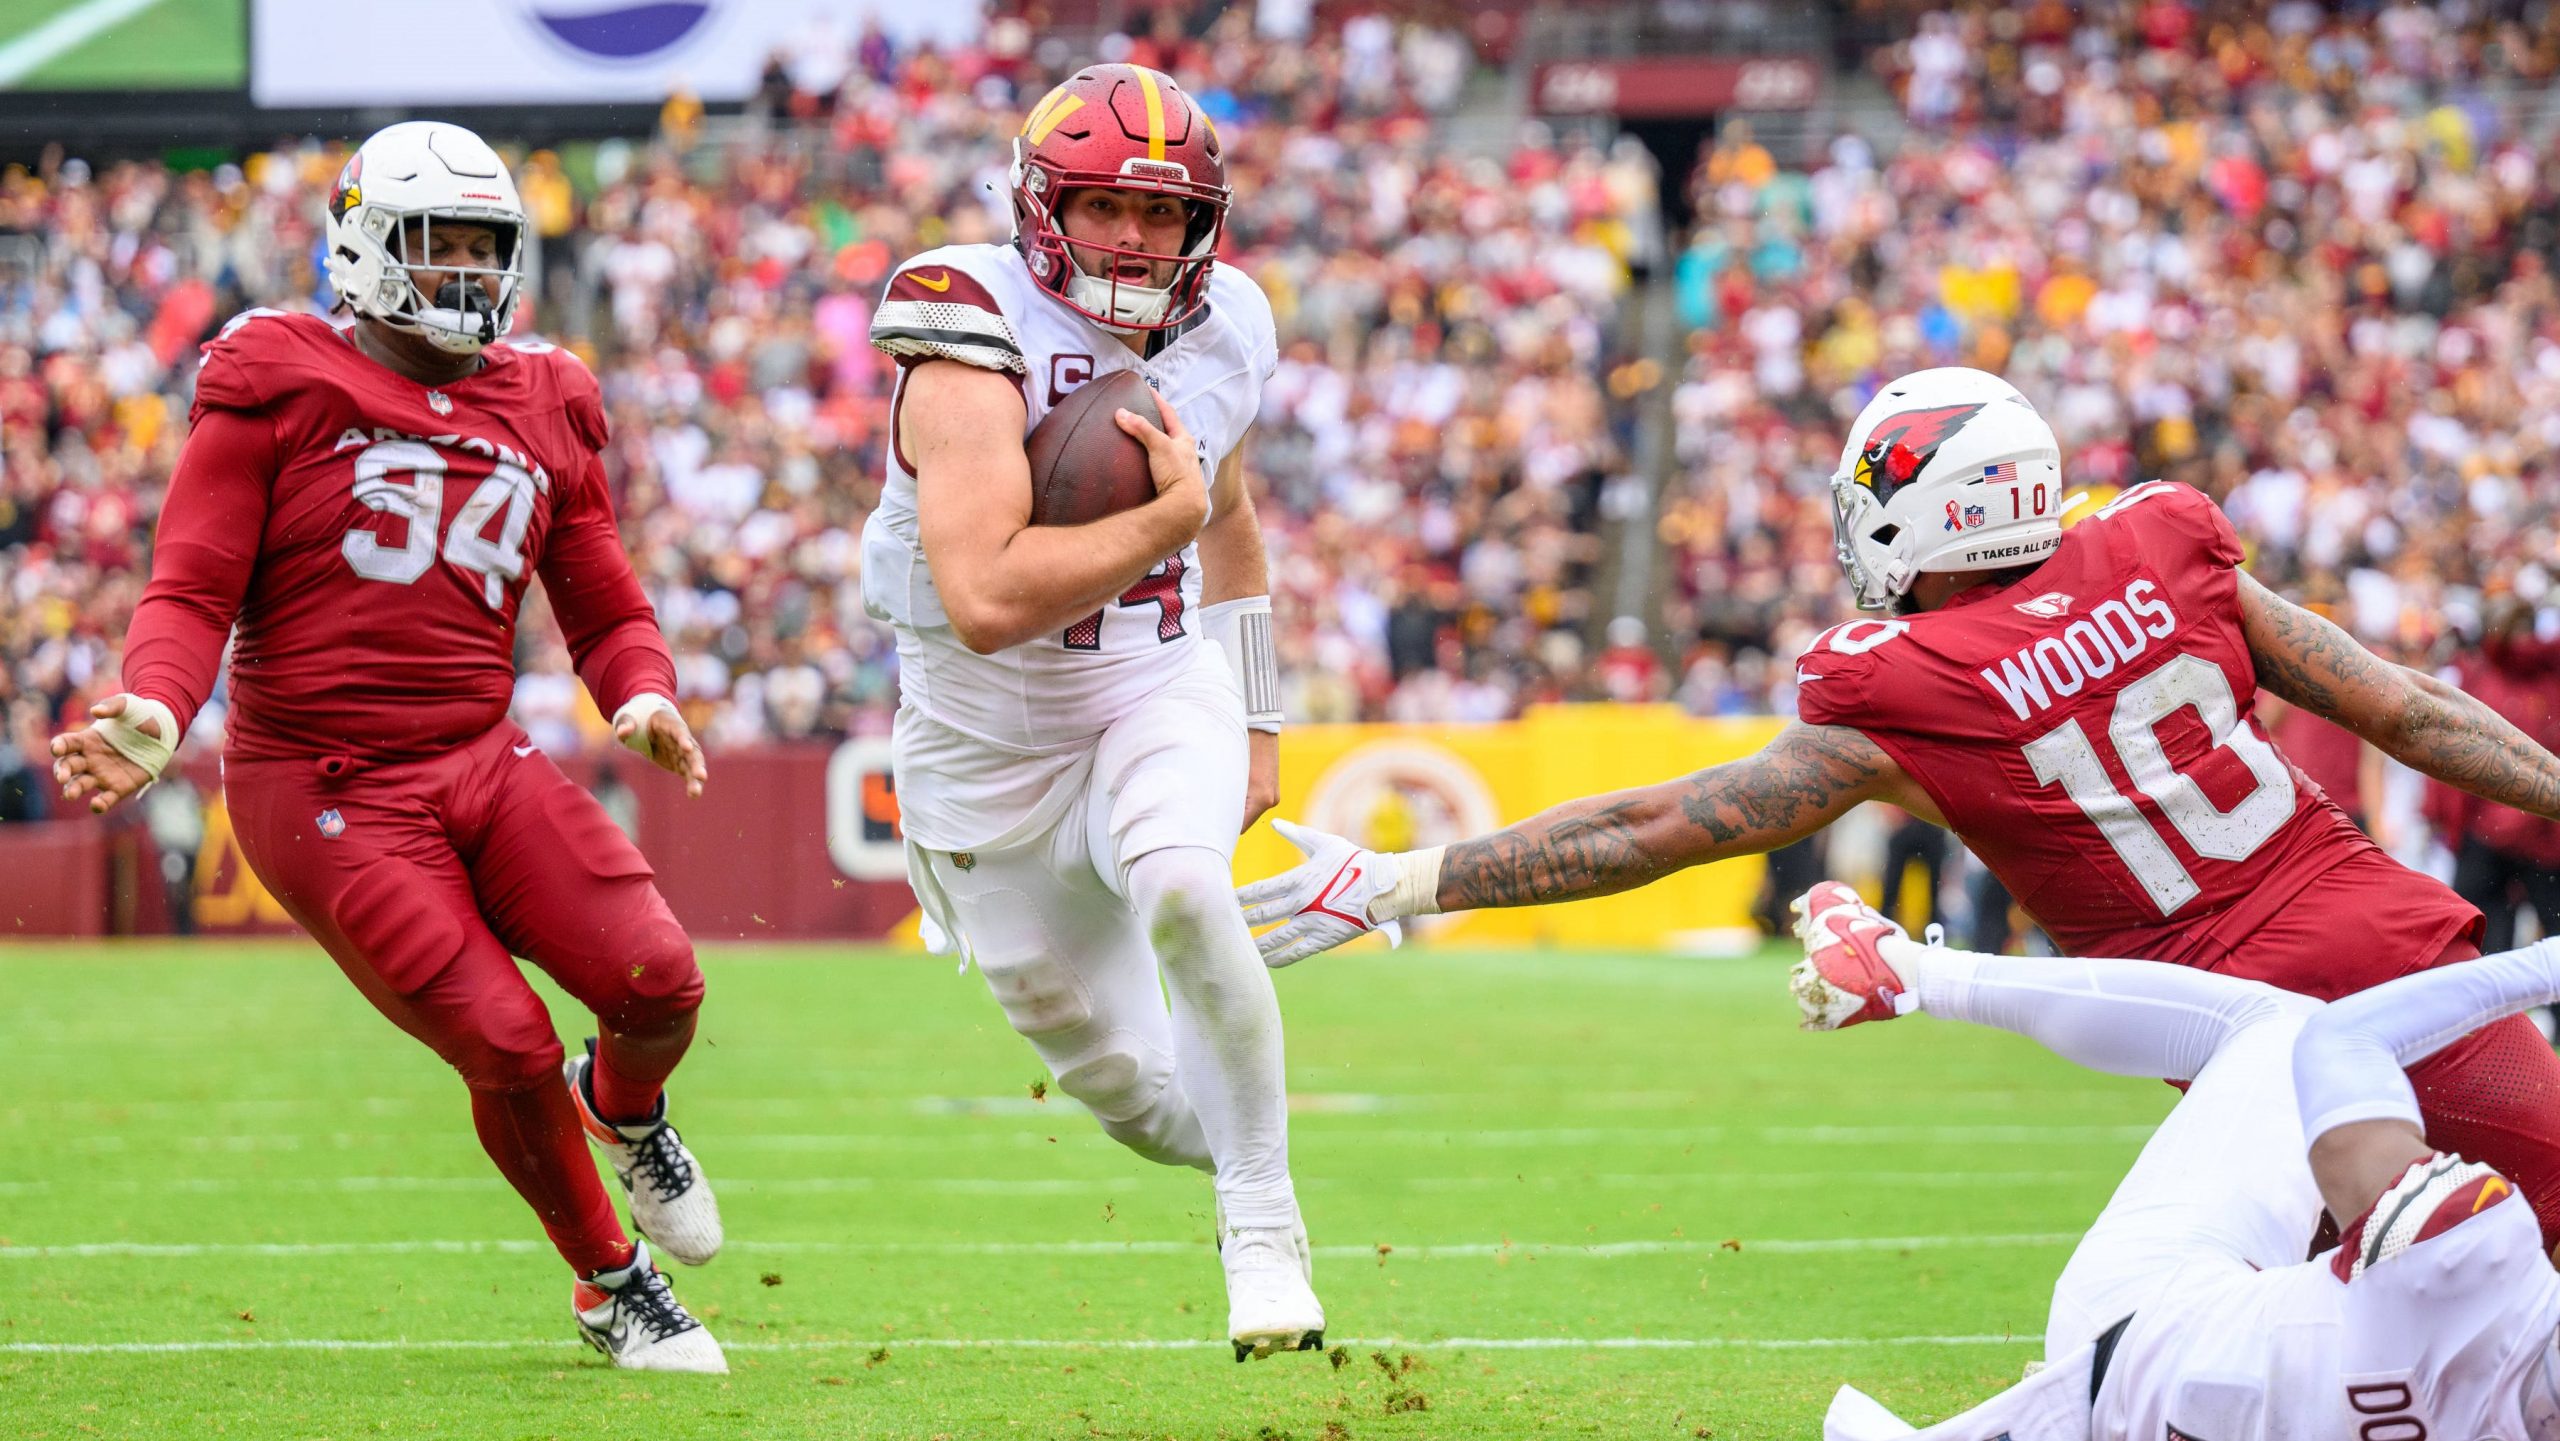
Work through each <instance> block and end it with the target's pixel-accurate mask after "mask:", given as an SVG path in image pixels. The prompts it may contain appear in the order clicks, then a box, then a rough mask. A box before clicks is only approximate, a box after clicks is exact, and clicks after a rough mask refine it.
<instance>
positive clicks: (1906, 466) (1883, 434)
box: [1857, 401, 1982, 501]
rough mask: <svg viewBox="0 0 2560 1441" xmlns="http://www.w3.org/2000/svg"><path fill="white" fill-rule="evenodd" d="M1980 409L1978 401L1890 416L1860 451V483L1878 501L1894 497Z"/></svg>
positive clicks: (1980, 405) (1858, 476)
mask: <svg viewBox="0 0 2560 1441" xmlns="http://www.w3.org/2000/svg"><path fill="white" fill-rule="evenodd" d="M1981 411H1982V404H1981V402H1978V401H1977V402H1975V403H1973V404H1970V405H1941V406H1936V407H1934V408H1931V409H1928V410H1906V411H1904V412H1902V413H1901V414H1900V415H1893V416H1887V417H1886V418H1885V421H1884V423H1883V424H1881V425H1879V426H1877V427H1876V429H1875V433H1874V434H1873V435H1870V436H1868V437H1867V445H1866V448H1865V449H1864V450H1861V451H1859V452H1858V475H1857V479H1858V484H1860V485H1863V486H1865V487H1866V488H1867V489H1869V490H1872V491H1874V492H1875V493H1876V499H1878V500H1887V501H1889V500H1891V499H1893V493H1894V492H1895V491H1897V490H1900V489H1901V488H1902V487H1904V486H1906V485H1909V484H1910V483H1911V482H1912V480H1913V478H1914V477H1916V476H1918V475H1919V474H1920V468H1921V467H1922V466H1924V465H1926V464H1928V463H1929V457H1930V456H1933V455H1935V454H1937V453H1938V447H1939V446H1941V445H1944V444H1945V443H1946V442H1947V439H1948V437H1950V436H1952V435H1954V434H1955V433H1956V432H1957V431H1959V430H1961V429H1963V428H1964V423H1965V422H1966V421H1968V420H1971V419H1973V418H1974V416H1976V415H1978V414H1980V413H1981Z"/></svg>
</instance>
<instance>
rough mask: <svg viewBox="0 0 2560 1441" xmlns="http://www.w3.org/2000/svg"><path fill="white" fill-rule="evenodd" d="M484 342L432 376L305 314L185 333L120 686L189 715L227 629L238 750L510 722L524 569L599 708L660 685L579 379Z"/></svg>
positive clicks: (417, 736) (594, 404)
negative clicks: (148, 552) (175, 454)
mask: <svg viewBox="0 0 2560 1441" xmlns="http://www.w3.org/2000/svg"><path fill="white" fill-rule="evenodd" d="M482 355H483V364H482V365H481V367H480V369H479V370H477V371H475V372H473V373H472V374H471V375H469V376H466V377H464V378H463V379H461V380H458V381H455V382H453V383H451V384H449V385H441V386H429V385H422V384H420V383H418V382H417V381H414V380H410V379H408V378H407V377H405V376H402V375H400V374H398V373H397V372H395V371H392V370H390V369H388V368H386V367H384V366H382V365H380V364H377V363H376V362H375V361H373V360H372V359H370V358H368V357H367V356H366V355H365V354H364V353H363V352H361V351H359V350H358V349H356V347H355V344H354V342H353V340H352V339H351V338H350V337H349V336H348V335H347V334H346V333H345V332H343V331H340V330H338V329H337V328H335V327H333V326H331V325H330V324H329V323H328V322H327V321H326V320H323V319H321V318H320V317H318V316H312V315H287V314H282V313H279V312H275V311H250V312H248V313H246V314H244V315H242V316H240V317H239V318H238V319H235V320H233V321H232V322H231V323H230V324H229V325H227V326H225V327H224V328H223V330H222V333H221V334H220V335H219V336H217V337H216V338H215V339H214V340H213V341H212V342H211V343H210V344H208V345H206V346H205V348H204V366H203V369H202V370H201V372H199V374H198V376H197V379H196V401H195V411H194V427H195V428H194V429H193V431H192V432H191V433H190V434H189V435H188V438H187V445H186V449H185V451H184V453H183V454H182V455H181V457H180V459H179V463H178V470H177V473H176V474H175V475H174V476H173V477H172V478H171V481H170V485H169V498H168V502H167V504H166V506H165V507H164V508H163V510H162V513H161V517H160V529H159V535H158V538H157V540H156V542H155V544H154V551H153V569H152V577H151V583H150V586H149V587H148V589H146V591H145V592H144V594H143V598H142V602H141V604H140V606H139V607H138V608H137V609H136V611H135V614H134V621H133V628H132V632H131V634H130V636H129V637H128V642H127V646H126V657H125V688H126V689H128V690H131V691H133V692H135V693H136V694H139V695H144V696H148V697H150V698H152V699H154V700H159V701H162V702H164V703H166V704H168V705H169V706H170V707H171V708H172V709H173V710H174V711H176V713H177V716H178V722H179V724H180V725H181V726H182V727H183V726H185V725H187V724H188V723H189V722H190V721H191V720H192V719H193V717H194V715H195V712H196V710H197V709H198V708H199V707H201V706H202V705H203V703H204V699H205V696H206V693H207V692H208V691H209V690H210V689H211V688H212V684H213V679H214V675H215V672H216V669H217V667H218V666H219V664H220V660H221V654H222V640H223V636H224V635H225V633H226V632H230V631H231V630H232V628H233V626H234V624H235V623H236V625H237V632H236V635H235V637H234V640H233V645H232V662H231V675H232V681H231V694H232V707H231V714H230V733H231V734H230V750H231V752H232V753H233V754H235V755H238V756H240V757H241V758H243V759H266V758H270V757H276V756H294V755H302V756H331V755H344V756H348V757H350V758H354V759H358V760H365V761H390V760H400V759H408V758H414V757H417V756H422V755H428V754H433V753H436V752H440V751H443V750H446V749H449V748H451V747H453V746H455V745H459V744H461V743H462V742H464V741H467V740H469V739H471V738H472V737H474V736H477V735H479V734H481V733H483V732H485V731H487V730H488V729H489V728H490V727H491V726H493V725H495V724H497V723H498V722H499V721H500V720H502V719H504V718H505V715H506V712H507V705H508V702H509V700H510V699H511V698H512V696H513V694H514V689H515V643H516V615H517V610H518V608H519V606H520V605H521V604H522V602H523V599H524V590H525V584H526V578H527V577H528V576H529V575H532V574H534V573H536V572H539V573H540V574H541V576H542V580H543V588H544V590H545V591H546V592H548V593H549V595H550V597H551V602H552V608H553V610H554V611H555V613H557V614H558V616H559V617H560V624H561V629H562V631H563V632H564V633H565V634H566V636H567V638H568V641H569V646H570V650H571V652H572V654H574V655H575V656H576V657H577V660H578V668H579V673H580V675H581V676H583V677H584V678H585V680H586V682H587V687H588V689H589V690H590V691H591V692H593V694H594V695H595V698H596V702H597V704H598V705H600V706H602V707H603V708H604V710H605V711H606V712H607V713H608V714H610V713H611V712H612V711H614V710H615V709H617V708H618V707H620V706H621V705H622V703H623V702H625V701H627V700H629V699H630V698H631V697H632V696H634V695H636V694H638V693H640V692H642V691H657V692H659V693H661V694H665V695H670V696H672V695H673V694H674V693H675V668H674V664H673V662H672V661H671V660H670V659H669V657H668V654H667V648H666V642H665V641H664V639H663V638H662V637H661V636H660V635H659V633H658V627H657V620H656V617H655V615H654V613H653V612H652V611H651V609H650V606H649V602H648V597H647V596H646V595H645V594H644V593H643V592H642V591H641V589H640V585H639V581H638V579H637V578H636V577H635V576H634V575H633V574H632V570H631V561H630V557H629V556H628V555H626V554H625V553H624V551H623V549H622V540H621V536H620V534H619V532H618V530H617V529H616V527H615V525H614V519H613V507H612V502H611V500H610V498H609V497H608V496H607V494H606V490H605V478H604V467H603V463H602V461H601V460H600V459H599V458H598V454H597V452H598V449H599V448H600V447H601V446H602V445H603V444H604V442H605V434H606V432H605V418H604V405H603V401H602V398H601V396H600V395H599V393H598V391H597V388H596V382H595V377H594V376H593V375H591V374H589V373H588V371H587V369H586V367H585V366H584V365H582V364H580V363H579V362H578V360H577V358H576V357H574V356H571V355H569V354H568V353H566V352H564V351H560V350H556V349H554V348H552V347H550V346H547V345H493V346H490V347H489V348H488V349H487V350H486V351H484V352H482Z"/></svg>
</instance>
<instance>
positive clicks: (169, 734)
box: [91, 691, 178, 781]
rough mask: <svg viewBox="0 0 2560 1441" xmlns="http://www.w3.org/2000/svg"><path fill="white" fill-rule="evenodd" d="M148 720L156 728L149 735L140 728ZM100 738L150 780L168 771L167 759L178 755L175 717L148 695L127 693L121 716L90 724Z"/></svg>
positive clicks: (176, 720) (176, 719) (156, 778)
mask: <svg viewBox="0 0 2560 1441" xmlns="http://www.w3.org/2000/svg"><path fill="white" fill-rule="evenodd" d="M144 721H149V722H151V723H152V724H153V725H155V726H157V727H159V731H160V733H159V734H158V735H156V736H155V735H152V734H150V733H148V732H146V731H144V730H143V729H142V723H143V722H144ZM91 729H93V730H95V731H97V733H98V736H99V738H100V739H102V740H104V741H105V742H106V743H107V744H108V745H110V746H113V747H115V752H116V754H117V755H120V756H123V757H124V758H125V759H126V760H129V761H131V762H133V763H134V764H135V765H138V766H140V767H142V769H143V770H144V771H145V772H147V773H148V774H149V775H150V777H151V778H152V779H153V780H155V781H156V780H158V779H160V772H162V771H164V770H166V769H168V767H169V758H170V757H171V756H174V755H176V754H177V753H178V717H177V715H176V714H175V713H174V712H172V711H171V710H170V709H169V708H168V707H167V706H165V705H162V704H161V703H160V702H158V701H156V700H152V699H150V698H149V697H147V696H138V695H135V694H133V693H132V692H131V691H127V692H126V693H125V696H124V714H122V715H112V716H108V717H106V718H105V719H103V720H100V721H97V722H95V723H93V724H92V726H91Z"/></svg>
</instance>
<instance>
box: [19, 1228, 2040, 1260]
mask: <svg viewBox="0 0 2560 1441" xmlns="http://www.w3.org/2000/svg"><path fill="white" fill-rule="evenodd" d="M2079 1239H2080V1237H2079V1234H2078V1233H2077V1232H2072V1231H2015V1232H1998V1233H1992V1234H1986V1235H1979V1236H1817V1237H1770V1238H1747V1237H1744V1238H1735V1239H1734V1240H1733V1241H1731V1242H1727V1241H1724V1240H1701V1239H1688V1238H1675V1239H1666V1240H1653V1241H1599V1242H1571V1241H1568V1242H1539V1241H1518V1242H1458V1243H1451V1244H1398V1243H1393V1242H1389V1243H1383V1249H1381V1246H1380V1245H1337V1246H1318V1247H1316V1248H1315V1252H1316V1254H1317V1255H1319V1256H1324V1257H1328V1258H1332V1259H1357V1260H1372V1261H1384V1260H1388V1259H1394V1260H1400V1261H1452V1260H1469V1259H1476V1258H1482V1257H1504V1256H1535V1257H1545V1258H1587V1259H1592V1260H1608V1259H1612V1258H1615V1257H1620V1256H1686V1255H1711V1254H1714V1253H1716V1252H1719V1251H1725V1250H1733V1251H1738V1252H1741V1253H1743V1254H1745V1255H1751V1254H1759V1255H1779V1256H1793V1255H1817V1254H1823V1253H1829V1252H1841V1251H1943V1250H2002V1249H2014V1248H2020V1247H2042V1246H2062V1245H2069V1244H2071V1243H2073V1242H2076V1241H2078V1240H2079ZM547 1249H548V1247H547V1246H546V1245H545V1243H543V1242H540V1241H518V1240H504V1241H266V1242H259V1241H181V1242H168V1243H156V1242H148V1241H92V1242H84V1243H76V1244H69V1245H55V1246H0V1261H66V1260H94V1259H99V1258H104V1257H143V1258H149V1259H154V1260H161V1259H178V1258H185V1257H193V1256H266V1257H288V1256H402V1255H415V1254H429V1255H526V1254H533V1253H537V1252H542V1251H546V1250H547ZM728 1249H729V1250H732V1251H737V1252H743V1253H748V1254H754V1255H773V1256H794V1255H799V1256H1171V1255H1189V1254H1192V1253H1195V1252H1206V1251H1207V1250H1208V1249H1209V1243H1208V1241H1207V1240H1206V1238H1203V1239H1201V1240H1198V1241H733V1242H731V1243H730V1244H729V1247H728Z"/></svg>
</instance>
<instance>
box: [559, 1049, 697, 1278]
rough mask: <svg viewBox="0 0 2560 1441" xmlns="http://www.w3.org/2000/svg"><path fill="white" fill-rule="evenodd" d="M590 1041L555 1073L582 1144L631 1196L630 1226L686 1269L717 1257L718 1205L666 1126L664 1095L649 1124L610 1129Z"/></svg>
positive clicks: (689, 1156) (690, 1154) (687, 1153)
mask: <svg viewBox="0 0 2560 1441" xmlns="http://www.w3.org/2000/svg"><path fill="white" fill-rule="evenodd" d="M595 1061H596V1043H595V1040H594V1038H593V1037H589V1038H588V1040H587V1053H586V1054H585V1055H583V1056H571V1057H570V1058H569V1059H568V1060H567V1061H566V1062H565V1063H563V1064H562V1065H561V1067H560V1074H561V1077H562V1078H563V1079H565V1080H566V1081H567V1082H568V1083H569V1094H570V1095H571V1096H573V1097H575V1098H576V1099H577V1102H578V1120H579V1122H580V1123H581V1124H583V1125H584V1126H585V1127H586V1128H587V1139H588V1140H590V1141H593V1142H595V1144H596V1149H597V1150H599V1151H602V1152H603V1153H604V1158H605V1160H606V1162H607V1163H608V1164H610V1165H611V1166H612V1167H613V1174H614V1177H615V1178H616V1179H617V1180H619V1181H621V1182H622V1193H623V1194H624V1195H625V1196H628V1197H630V1198H631V1224H632V1225H633V1226H634V1227H636V1228H637V1229H638V1230H639V1232H640V1234H641V1235H642V1236H643V1237H646V1238H647V1239H648V1240H649V1241H651V1242H653V1243H655V1244H656V1245H657V1247H658V1249H660V1250H662V1251H664V1252H666V1253H667V1254H668V1255H670V1256H673V1257H674V1258H676V1259H677V1260H679V1261H682V1262H683V1263H685V1264H686V1265H688V1266H699V1265H701V1264H702V1263H703V1262H705V1261H708V1260H710V1259H711V1258H712V1257H714V1256H717V1255H719V1254H720V1239H721V1230H720V1203H719V1201H718V1200H716V1199H714V1198H713V1196H712V1194H711V1182H710V1180H709V1179H708V1178H706V1177H705V1176H704V1175H703V1174H702V1167H701V1165H700V1163H698V1162H696V1161H695V1160H694V1159H693V1152H691V1151H689V1150H687V1149H685V1144H684V1137H682V1136H680V1135H677V1134H676V1128H675V1127H673V1126H671V1125H669V1124H667V1097H666V1093H665V1092H664V1091H661V1092H659V1093H658V1108H657V1110H656V1111H655V1112H654V1113H652V1114H651V1115H650V1116H649V1118H648V1119H647V1120H644V1121H636V1122H631V1123H628V1124H624V1125H616V1124H615V1123H613V1122H611V1121H607V1120H605V1119H604V1118H603V1117H601V1116H599V1115H597V1114H596V1098H595V1082H594V1075H595Z"/></svg>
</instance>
